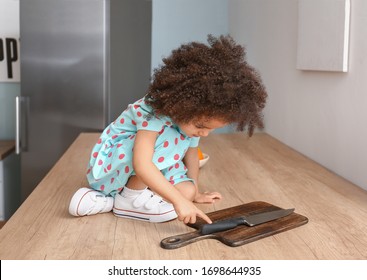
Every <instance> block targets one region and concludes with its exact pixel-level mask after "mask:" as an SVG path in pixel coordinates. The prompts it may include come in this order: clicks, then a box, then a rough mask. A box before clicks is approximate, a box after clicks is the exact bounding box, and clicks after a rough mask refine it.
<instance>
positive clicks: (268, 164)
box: [0, 133, 367, 260]
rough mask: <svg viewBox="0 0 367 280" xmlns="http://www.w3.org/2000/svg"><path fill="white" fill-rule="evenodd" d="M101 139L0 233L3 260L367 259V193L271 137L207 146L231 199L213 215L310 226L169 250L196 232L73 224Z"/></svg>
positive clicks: (117, 223)
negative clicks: (270, 209) (266, 217)
mask: <svg viewBox="0 0 367 280" xmlns="http://www.w3.org/2000/svg"><path fill="white" fill-rule="evenodd" d="M97 138H98V134H81V135H80V136H79V137H78V138H77V139H76V141H75V142H74V143H73V144H72V146H71V147H70V148H69V149H68V151H67V152H66V153H65V154H64V155H63V157H62V158H61V159H60V160H59V161H58V162H57V164H56V165H55V166H54V167H53V169H52V170H51V171H50V172H49V174H48V175H47V176H46V177H45V178H44V180H43V181H42V182H41V183H40V184H39V185H38V186H37V188H36V189H35V191H34V192H33V193H32V194H31V195H30V196H29V197H28V199H27V200H26V201H25V202H24V203H23V204H22V206H21V207H20V208H19V209H18V211H17V212H16V213H15V214H14V215H13V216H12V217H11V219H10V220H9V221H8V222H7V223H6V224H5V226H4V227H3V229H1V230H0V259H2V260H4V259H162V260H163V259H367V235H366V232H367V191H364V190H362V189H361V188H358V187H357V186H355V185H353V184H351V183H350V182H348V181H346V180H344V179H343V178H341V177H339V176H337V175H335V174H333V173H331V172H329V171H328V170H326V169H325V168H323V167H321V166H320V165H318V164H316V163H315V162H313V161H311V160H309V159H308V158H306V157H304V156H303V155H301V154H299V153H297V152H296V151H294V150H292V149H290V148H289V147H287V146H286V145H284V144H282V143H281V142H279V141H277V140H276V139H274V138H273V137H271V136H269V135H267V134H262V133H260V134H255V135H254V136H253V137H252V138H248V137H247V136H245V135H243V134H213V135H210V136H209V137H207V138H203V139H202V140H201V142H200V147H201V148H202V150H203V151H204V152H205V153H207V154H209V155H210V160H209V162H208V163H207V165H205V166H204V167H203V168H202V169H201V173H200V178H199V183H200V185H201V188H202V189H203V190H213V191H214V190H217V191H220V192H221V193H222V194H223V197H224V198H223V199H222V200H221V201H219V202H217V203H216V204H214V205H202V204H200V205H199V207H200V208H201V209H202V210H203V211H204V212H212V211H215V210H219V209H224V208H228V207H232V206H235V205H239V204H243V203H248V202H252V201H265V202H268V203H271V204H274V205H277V206H279V207H282V208H288V207H289V208H290V207H295V208H296V212H297V213H299V214H302V215H304V216H306V217H308V218H309V223H308V224H306V225H303V226H301V227H298V228H295V229H292V230H289V231H286V232H283V233H280V234H277V235H274V236H271V237H267V238H264V239H261V240H258V241H255V242H252V243H249V244H246V245H243V246H240V247H228V246H226V245H224V244H222V243H220V242H218V241H216V240H203V241H198V242H196V243H193V244H190V245H188V246H185V247H182V248H179V249H175V250H165V249H162V248H161V247H160V246H159V243H160V240H162V239H163V238H165V237H168V236H171V235H176V234H181V233H184V232H190V231H192V230H193V229H191V228H189V227H187V226H186V225H184V224H183V223H181V222H179V221H177V220H174V221H171V222H167V223H163V224H150V223H146V222H141V221H135V220H129V219H122V218H117V217H115V216H114V215H113V214H112V213H105V214H99V215H95V216H89V217H81V218H76V217H71V216H69V214H68V205H69V200H70V198H71V196H72V195H73V193H74V192H75V191H76V190H77V189H78V188H79V187H80V186H84V185H86V179H85V169H86V164H87V161H88V157H89V154H90V151H91V148H92V146H93V144H94V143H95V142H96V140H97Z"/></svg>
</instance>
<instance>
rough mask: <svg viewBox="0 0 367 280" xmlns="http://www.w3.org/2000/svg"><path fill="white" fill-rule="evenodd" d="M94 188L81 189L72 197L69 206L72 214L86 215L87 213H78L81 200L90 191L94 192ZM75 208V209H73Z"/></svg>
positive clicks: (77, 215)
mask: <svg viewBox="0 0 367 280" xmlns="http://www.w3.org/2000/svg"><path fill="white" fill-rule="evenodd" d="M92 191H93V190H92V189H90V190H85V189H83V188H82V189H79V190H78V191H77V192H76V193H75V194H74V195H73V197H72V199H71V201H70V206H69V213H70V215H73V216H76V217H82V216H86V214H84V215H80V214H79V213H78V210H79V205H80V202H81V201H82V200H83V198H84V197H85V196H86V195H87V194H88V193H90V192H92ZM71 209H73V211H72V210H71Z"/></svg>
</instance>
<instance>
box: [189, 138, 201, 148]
mask: <svg viewBox="0 0 367 280" xmlns="http://www.w3.org/2000/svg"><path fill="white" fill-rule="evenodd" d="M199 141H200V137H192V138H191V141H190V148H195V147H197V146H199Z"/></svg>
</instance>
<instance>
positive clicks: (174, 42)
mask: <svg viewBox="0 0 367 280" xmlns="http://www.w3.org/2000/svg"><path fill="white" fill-rule="evenodd" d="M208 34H213V35H215V36H218V35H226V34H228V0H153V22H152V68H153V69H154V68H156V67H157V66H158V65H159V64H161V62H162V58H163V57H165V56H168V55H169V54H170V53H171V51H172V49H175V48H177V47H179V46H180V45H181V44H183V43H188V42H191V41H199V42H203V43H206V39H207V35H208Z"/></svg>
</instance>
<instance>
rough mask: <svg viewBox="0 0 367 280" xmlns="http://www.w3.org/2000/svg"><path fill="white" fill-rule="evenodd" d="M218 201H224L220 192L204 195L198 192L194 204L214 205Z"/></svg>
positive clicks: (205, 193)
mask: <svg viewBox="0 0 367 280" xmlns="http://www.w3.org/2000/svg"><path fill="white" fill-rule="evenodd" d="M218 199H222V195H221V194H220V193H219V192H204V193H199V192H198V193H197V195H196V197H195V199H194V202H197V203H214V202H215V201H216V200H218Z"/></svg>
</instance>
